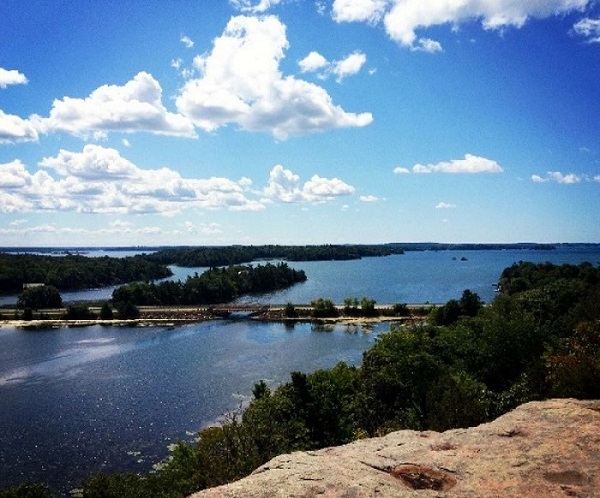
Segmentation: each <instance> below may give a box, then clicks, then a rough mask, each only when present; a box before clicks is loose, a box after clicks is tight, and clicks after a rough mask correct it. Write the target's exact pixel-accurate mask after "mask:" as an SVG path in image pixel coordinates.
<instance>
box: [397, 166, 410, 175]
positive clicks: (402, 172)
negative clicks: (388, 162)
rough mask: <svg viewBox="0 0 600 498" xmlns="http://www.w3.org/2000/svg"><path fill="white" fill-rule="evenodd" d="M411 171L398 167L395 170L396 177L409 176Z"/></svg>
mask: <svg viewBox="0 0 600 498" xmlns="http://www.w3.org/2000/svg"><path fill="white" fill-rule="evenodd" d="M409 173H410V170H409V169H408V168H403V167H402V166H398V167H396V168H394V174H396V175H406V174H409Z"/></svg>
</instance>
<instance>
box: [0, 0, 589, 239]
mask: <svg viewBox="0 0 600 498" xmlns="http://www.w3.org/2000/svg"><path fill="white" fill-rule="evenodd" d="M424 241H433V242H456V243H460V242H475V243H477V242H482V243H485V242H505V243H510V242H544V243H546V242H550V243H552V242H600V1H598V0H543V1H542V0H428V1H427V2H424V1H422V0H128V1H122V0H104V1H102V2H97V1H95V0H28V1H27V2H24V1H22V0H2V1H0V246H4V247H6V246H26V247H32V246H63V247H83V246H158V245H230V244H256V245H258V244H330V243H331V244H340V243H385V242H424Z"/></svg>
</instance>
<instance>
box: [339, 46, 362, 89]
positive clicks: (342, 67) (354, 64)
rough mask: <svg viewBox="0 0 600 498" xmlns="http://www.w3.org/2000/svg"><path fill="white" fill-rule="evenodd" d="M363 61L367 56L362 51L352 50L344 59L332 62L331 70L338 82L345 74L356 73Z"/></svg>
mask: <svg viewBox="0 0 600 498" xmlns="http://www.w3.org/2000/svg"><path fill="white" fill-rule="evenodd" d="M365 62H367V56H366V55H365V54H363V53H362V52H354V53H352V54H350V55H349V56H348V57H346V58H345V59H342V60H341V61H337V62H335V63H334V65H333V68H332V72H333V74H335V75H336V76H337V80H338V82H339V81H341V80H342V79H344V78H345V77H346V76H352V75H354V74H357V73H358V72H359V71H360V70H361V69H362V67H363V66H364V64H365Z"/></svg>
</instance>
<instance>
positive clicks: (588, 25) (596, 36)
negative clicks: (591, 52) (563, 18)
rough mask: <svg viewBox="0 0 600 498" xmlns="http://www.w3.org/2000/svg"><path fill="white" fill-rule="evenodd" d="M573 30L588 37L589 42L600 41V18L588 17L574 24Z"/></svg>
mask: <svg viewBox="0 0 600 498" xmlns="http://www.w3.org/2000/svg"><path fill="white" fill-rule="evenodd" d="M573 31H575V33H577V34H578V35H580V36H583V37H585V38H587V42H588V43H600V19H590V18H589V17H586V18H584V19H582V20H581V21H579V22H577V23H575V24H574V25H573Z"/></svg>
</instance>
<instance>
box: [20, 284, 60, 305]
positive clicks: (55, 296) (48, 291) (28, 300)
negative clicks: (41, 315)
mask: <svg viewBox="0 0 600 498" xmlns="http://www.w3.org/2000/svg"><path fill="white" fill-rule="evenodd" d="M17 307H18V308H32V309H36V310H38V309H41V308H62V298H61V297H60V292H58V289H57V288H56V287H54V286H52V285H40V286H37V287H29V288H27V289H25V290H24V291H23V292H21V294H19V297H18V298H17Z"/></svg>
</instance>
